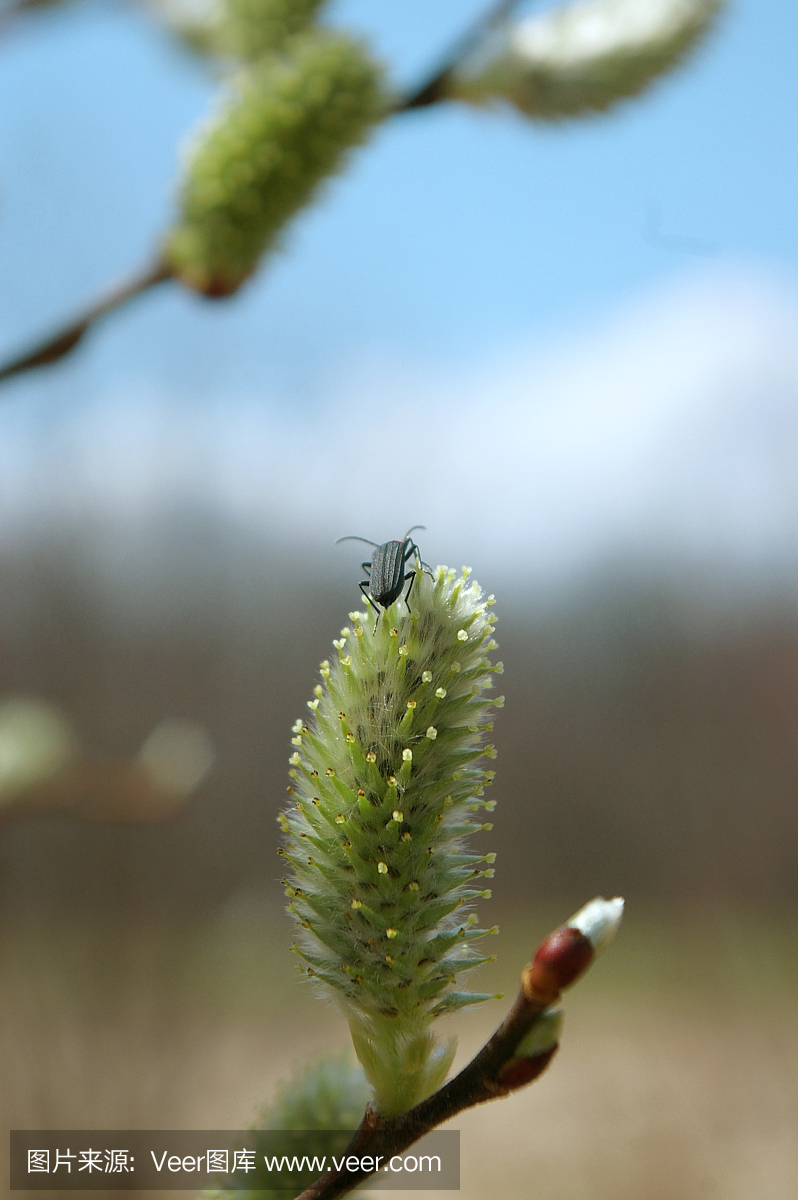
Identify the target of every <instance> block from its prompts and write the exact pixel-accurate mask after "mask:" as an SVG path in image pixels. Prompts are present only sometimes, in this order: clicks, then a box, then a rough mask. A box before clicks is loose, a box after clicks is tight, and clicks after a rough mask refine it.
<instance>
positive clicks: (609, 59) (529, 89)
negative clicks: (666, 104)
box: [443, 0, 724, 121]
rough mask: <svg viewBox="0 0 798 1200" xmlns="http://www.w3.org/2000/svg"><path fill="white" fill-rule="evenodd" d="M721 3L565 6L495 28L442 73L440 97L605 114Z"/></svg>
mask: <svg viewBox="0 0 798 1200" xmlns="http://www.w3.org/2000/svg"><path fill="white" fill-rule="evenodd" d="M723 7H724V0H572V2H571V3H566V4H561V5H559V6H557V7H555V8H553V9H551V10H550V11H548V12H544V13H541V14H540V15H538V16H531V17H528V18H526V19H524V20H521V21H509V20H506V21H504V22H503V23H502V24H501V25H500V26H499V27H498V28H497V27H494V28H493V29H492V30H491V31H490V32H489V33H488V34H486V36H485V37H484V38H483V40H482V41H481V42H480V43H479V44H478V45H477V46H476V47H475V48H474V50H472V51H471V52H470V53H469V54H467V55H466V56H465V58H463V59H461V60H460V62H458V63H457V64H456V65H455V67H454V68H453V69H452V70H451V71H450V72H449V74H448V75H447V77H446V80H445V82H444V85H443V87H444V93H445V94H446V95H447V96H450V97H452V98H453V99H459V100H465V101H468V102H470V103H472V104H495V103H497V102H501V101H507V102H509V103H510V104H513V105H514V106H515V107H516V108H518V109H520V111H521V112H522V113H524V114H525V115H526V116H529V117H534V118H538V119H540V120H545V121H554V120H559V119H562V118H563V117H574V116H580V115H582V114H584V113H589V112H597V111H601V110H604V109H607V108H610V107H611V106H612V105H613V104H615V103H617V102H618V101H619V100H622V99H624V98H626V97H629V96H636V95H638V94H639V93H640V92H642V91H644V90H645V89H646V88H647V87H648V86H649V84H651V83H652V82H653V80H655V79H656V78H657V77H658V76H660V75H663V74H665V73H667V72H668V71H670V70H672V69H673V68H674V67H675V66H676V65H677V64H678V63H679V62H680V61H681V60H682V58H684V56H685V55H686V54H687V53H688V52H689V51H690V50H691V49H692V48H693V47H694V46H695V45H697V43H698V42H699V41H700V40H701V39H702V38H703V37H704V35H705V34H706V33H707V32H708V30H709V29H710V28H711V27H712V25H713V24H714V22H715V19H716V17H717V16H718V14H719V12H720V10H721V9H722V8H723Z"/></svg>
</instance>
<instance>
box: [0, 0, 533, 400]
mask: <svg viewBox="0 0 798 1200" xmlns="http://www.w3.org/2000/svg"><path fill="white" fill-rule="evenodd" d="M45 3H48V0H16V2H15V3H14V4H13V7H12V8H9V10H8V15H10V14H11V12H12V11H13V12H16V11H17V10H18V9H19V10H20V11H22V10H23V9H27V8H31V7H38V6H39V5H42V4H45ZM518 3H519V0H499V3H494V4H493V5H492V7H491V8H490V9H489V10H488V12H487V13H485V14H484V15H483V16H482V17H481V18H480V19H479V20H478V21H477V22H476V23H475V25H474V26H473V27H472V28H471V29H470V30H469V31H468V32H467V33H466V34H465V35H464V36H463V37H461V38H460V39H459V40H458V41H457V42H456V43H455V45H454V46H453V47H452V48H451V49H450V51H449V52H448V53H447V54H446V55H445V57H444V59H443V60H442V62H441V63H440V64H439V65H438V67H437V68H436V69H435V71H434V72H433V73H432V75H431V76H430V77H429V78H428V79H427V80H426V82H424V83H422V84H421V85H420V86H419V87H418V88H416V89H415V91H413V92H411V93H410V94H409V95H407V96H406V97H404V98H403V99H401V100H399V101H398V102H397V104H396V105H395V106H394V108H393V110H392V111H393V113H394V114H398V113H402V112H407V111H409V110H410V109H414V108H426V107H428V106H429V105H430V104H434V103H436V102H437V101H439V100H442V99H443V98H444V83H445V80H446V76H447V75H448V73H449V71H451V69H452V68H453V67H454V65H455V64H456V63H457V62H458V61H459V59H460V57H461V56H462V55H463V54H465V53H466V52H467V51H468V50H470V49H471V47H472V45H474V44H475V43H476V42H477V41H478V40H479V39H480V38H481V37H483V36H484V35H485V33H486V32H487V31H488V30H489V29H491V28H493V26H494V25H496V24H497V23H498V22H500V21H501V20H503V19H504V18H505V17H507V16H508V15H509V14H510V12H512V10H513V9H514V8H515V7H516V6H517V5H518ZM4 15H5V14H3V11H2V10H0V27H2V21H3V17H4ZM172 277H173V275H172V272H171V270H170V268H169V267H168V266H167V265H166V264H165V263H164V262H163V261H161V260H159V261H158V262H157V263H156V264H155V265H154V266H153V267H151V268H150V269H149V270H147V271H145V272H144V273H143V274H142V275H140V276H136V277H134V278H133V279H131V280H130V281H129V282H128V283H125V284H123V285H122V286H121V287H119V288H117V289H116V290H115V291H113V292H111V293H110V294H109V295H108V296H107V297H105V298H104V299H101V300H100V301H99V302H98V303H96V304H94V305H92V306H90V307H89V308H87V309H86V311H85V312H84V313H82V314H81V315H80V316H79V317H77V318H75V319H74V320H73V321H71V322H70V323H69V324H68V325H65V326H63V327H62V328H61V329H58V330H56V332H55V333H53V334H51V335H50V336H49V337H47V338H45V339H44V340H43V341H42V342H38V343H36V344H35V345H34V346H33V347H31V349H30V350H28V351H26V352H25V353H24V354H21V355H18V356H17V357H16V358H12V359H11V361H10V362H7V363H6V364H5V365H4V366H0V383H2V382H3V381H4V380H6V379H11V378H12V377H13V376H14V375H21V374H23V372H25V371H32V370H34V369H35V368H37V367H46V366H50V365H51V364H52V363H55V362H58V361H59V360H60V359H62V358H65V357H66V355H67V354H70V353H71V351H72V350H74V349H75V347H76V346H77V345H78V343H79V342H80V341H82V339H83V337H84V335H85V334H86V333H88V331H89V330H90V329H91V328H92V326H94V325H96V324H98V322H99V321H101V320H102V318H103V317H106V316H108V314H109V313H111V312H113V311H114V310H115V309H117V308H121V307H122V305H123V304H126V303H127V302H128V301H129V300H132V299H133V298H134V297H135V296H139V295H141V294H142V292H146V291H148V290H149V289H150V288H152V287H155V285H156V284H159V283H163V282H164V281H165V280H167V279H170V278H172Z"/></svg>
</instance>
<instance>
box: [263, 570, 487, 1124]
mask: <svg viewBox="0 0 798 1200" xmlns="http://www.w3.org/2000/svg"><path fill="white" fill-rule="evenodd" d="M412 605H413V611H412V613H410V612H408V609H407V606H406V604H405V602H404V600H402V599H400V600H398V601H397V602H396V603H395V604H394V605H392V606H391V607H390V608H389V609H388V610H387V611H386V612H385V613H381V614H380V617H379V620H378V621H377V623H376V628H375V625H374V619H373V617H372V616H371V615H370V614H367V613H357V614H354V616H353V618H352V620H353V628H352V629H351V630H350V631H348V634H347V636H346V637H345V639H344V641H345V645H344V647H342V651H343V652H344V653H343V654H342V656H341V657H340V658H339V659H338V661H337V662H336V663H335V665H333V666H332V667H331V668H330V674H329V679H327V680H325V686H324V688H323V694H322V697H321V699H320V702H319V706H318V708H317V709H316V710H315V711H314V712H313V714H312V716H311V717H309V719H308V722H309V729H310V732H309V734H308V735H307V736H305V735H303V738H302V745H301V747H300V748H299V750H298V751H297V757H298V759H299V762H298V765H297V783H296V786H295V792H296V794H297V797H298V806H296V807H294V808H291V809H289V810H288V811H287V812H286V820H287V823H288V847H287V849H288V852H289V862H290V863H291V865H292V867H293V869H294V870H293V877H292V881H291V882H292V885H293V886H295V887H296V888H298V889H299V895H298V896H297V897H295V898H294V899H293V901H292V906H291V907H292V912H293V915H294V916H295V917H296V918H297V920H298V921H299V922H300V926H301V927H302V929H303V933H302V938H303V941H302V945H301V947H300V949H301V952H302V953H303V954H304V955H305V957H306V961H307V962H308V963H309V964H310V966H311V967H312V969H313V971H314V977H315V978H316V980H317V981H318V980H320V979H321V980H323V981H324V984H325V986H326V987H327V988H328V989H331V990H333V992H334V994H335V996H336V998H337V1000H338V1001H339V1003H340V1004H341V1006H342V1007H343V1009H344V1011H345V1013H346V1015H347V1017H348V1019H349V1023H350V1028H351V1030H352V1037H353V1041H354V1044H355V1048H356V1051H357V1054H358V1057H359V1058H360V1061H361V1062H362V1064H363V1066H364V1068H365V1070H366V1073H367V1075H368V1077H369V1079H370V1081H371V1083H372V1084H373V1086H374V1088H375V1092H376V1104H377V1107H378V1111H379V1112H380V1113H381V1114H382V1115H384V1116H388V1115H393V1114H395V1113H398V1112H402V1111H405V1110H406V1109H407V1108H410V1107H412V1105H413V1104H415V1103H417V1102H418V1101H419V1100H421V1099H422V1098H423V1097H424V1096H426V1095H429V1094H430V1093H431V1092H432V1091H434V1090H435V1088H436V1087H437V1086H438V1085H439V1084H440V1083H441V1082H442V1080H443V1078H444V1077H445V1075H446V1072H447V1070H448V1067H449V1064H450V1062H451V1056H452V1054H453V1052H454V1051H453V1047H448V1048H447V1047H441V1046H438V1045H437V1043H436V1040H435V1038H434V1036H433V1034H432V1033H431V1031H430V1028H429V1026H430V1024H431V1022H432V1021H433V1019H434V1018H435V1017H436V1016H438V1015H442V1014H443V1013H445V1012H447V1011H450V1010H451V1009H453V1008H454V1007H460V1006H462V1005H463V1004H464V1003H469V1002H472V1000H476V999H478V997H476V996H475V997H470V996H469V994H468V993H464V992H462V991H461V990H460V989H459V987H458V985H459V984H460V980H459V976H460V975H461V974H462V972H463V971H466V970H468V968H469V967H470V966H472V965H474V963H476V962H478V961H480V960H479V956H478V953H477V951H476V950H475V949H474V940H473V937H471V936H468V937H467V936H466V931H469V932H470V931H471V928H472V925H473V922H472V921H471V920H470V917H471V915H472V914H470V911H469V910H470V908H471V906H472V905H473V903H474V901H475V900H476V899H477V897H479V896H485V895H487V894H488V893H486V892H485V891H482V890H480V891H477V890H475V888H474V884H473V881H474V877H475V863H481V862H482V861H483V860H484V858H485V856H484V855H477V856H474V855H470V854H467V853H466V846H465V843H464V839H465V837H466V836H467V835H468V834H469V833H470V832H472V831H476V830H479V829H480V828H484V826H482V825H481V824H479V823H478V822H475V821H474V820H473V814H474V813H476V812H477V811H478V809H479V808H480V807H482V806H484V804H485V803H487V802H486V801H484V800H482V798H481V797H482V792H483V791H484V789H485V787H486V786H487V785H488V784H489V783H490V779H491V777H492V773H491V772H489V771H488V770H487V764H486V763H485V757H484V756H485V752H486V751H487V749H488V747H487V746H486V745H485V741H484V736H485V735H484V731H483V729H484V725H485V724H486V722H485V716H486V714H487V713H488V711H489V710H490V709H491V707H492V706H491V700H490V698H489V689H490V688H491V686H492V678H493V667H492V665H491V663H490V661H489V659H488V658H487V656H486V653H485V648H486V644H487V642H489V641H490V640H491V635H492V632H493V626H494V621H495V618H494V617H493V615H492V614H491V613H490V611H489V609H488V608H487V606H486V605H485V603H484V601H483V598H482V593H481V590H480V588H479V586H478V585H477V584H476V583H472V582H471V581H466V578H465V577H462V578H456V577H455V575H454V573H451V572H448V571H447V570H445V569H444V568H440V567H439V568H438V569H437V570H436V571H435V573H434V578H430V576H429V575H428V574H427V573H426V572H422V571H419V573H418V574H417V576H416V579H415V581H414V584H413V600H412ZM464 629H467V630H468V633H467V638H468V640H467V642H465V643H464V642H463V640H462V639H461V638H459V637H458V634H459V632H460V631H461V630H464ZM400 649H403V650H404V651H405V653H404V654H400V653H399V650H400ZM345 660H348V665H347V666H345V665H344V661H345ZM455 661H457V662H459V663H460V665H461V668H462V670H461V672H460V673H454V674H453V673H452V669H451V668H452V664H453V662H455ZM425 675H429V676H431V677H432V678H431V679H425ZM444 679H445V680H446V683H447V686H446V689H445V694H444V695H443V696H440V695H436V691H437V690H438V685H439V684H440V683H441V681H442V680H444ZM475 685H476V686H475ZM341 713H343V714H344V719H345V723H346V728H347V729H348V730H350V731H351V733H352V735H353V736H354V738H355V741H356V745H357V748H358V753H357V754H353V753H352V752H351V747H349V746H348V744H347V742H346V740H345V738H343V737H342V736H341V729H342V719H341V716H340V714H341ZM408 713H411V714H412V720H411V721H409V722H408V721H407V720H406V715H407V714H408ZM433 714H434V722H433V721H432V720H431V718H432V717H433ZM431 731H434V734H435V735H436V736H431ZM483 763H484V764H485V765H483ZM345 795H346V796H349V800H348V801H347V800H346V799H345ZM314 799H315V800H317V801H318V803H317V804H314V803H312V800H314ZM340 818H343V824H338V823H337V822H338V821H339V819H340ZM308 838H311V839H312V846H313V861H312V862H308V860H307V855H306V853H303V851H304V850H305V848H306V847H307V844H308ZM479 873H481V872H477V874H479ZM315 897H324V902H323V904H322V903H320V902H319V900H318V899H311V898H315ZM303 921H310V923H311V928H310V929H308V928H307V926H303V925H302V922H303Z"/></svg>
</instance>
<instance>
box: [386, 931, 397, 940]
mask: <svg viewBox="0 0 798 1200" xmlns="http://www.w3.org/2000/svg"><path fill="white" fill-rule="evenodd" d="M398 932H399V930H398V929H386V930H385V936H386V937H388V938H390V939H391V941H393V939H394V938H395V937H396V935H397V933H398Z"/></svg>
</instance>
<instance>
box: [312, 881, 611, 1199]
mask: <svg viewBox="0 0 798 1200" xmlns="http://www.w3.org/2000/svg"><path fill="white" fill-rule="evenodd" d="M622 912H623V901H622V900H620V899H619V898H617V897H616V898H615V899H614V900H610V901H606V900H600V899H596V900H593V901H591V902H590V904H588V905H586V906H585V907H584V908H583V909H581V910H580V911H579V912H578V913H576V914H575V916H573V917H572V918H571V919H570V921H569V922H567V924H565V925H561V926H560V927H559V929H555V930H554V932H553V933H550V934H549V936H548V937H547V938H546V939H545V941H544V942H543V943H542V945H541V946H540V948H539V949H538V951H537V953H536V955H535V957H534V959H533V961H532V962H531V963H529V964H528V965H527V966H526V967H525V968H524V970H523V972H522V973H521V988H520V990H519V992H518V995H517V996H516V998H515V1002H514V1004H513V1006H512V1008H511V1009H510V1011H509V1013H508V1014H507V1016H506V1017H505V1019H504V1020H503V1021H502V1023H501V1025H500V1026H499V1028H498V1029H497V1030H496V1032H495V1033H494V1034H493V1036H492V1037H491V1038H490V1039H489V1040H488V1041H487V1042H486V1043H485V1045H484V1046H483V1047H482V1049H481V1050H480V1051H479V1053H478V1054H477V1055H476V1056H475V1057H474V1058H472V1060H471V1062H470V1063H469V1064H468V1066H466V1067H464V1068H463V1070H462V1071H461V1072H460V1074H459V1075H456V1076H455V1078H454V1079H452V1080H451V1081H450V1082H449V1083H447V1084H445V1085H444V1086H443V1087H442V1088H441V1089H440V1090H439V1091H437V1092H435V1093H434V1094H433V1095H432V1096H429V1097H428V1098H427V1099H426V1100H422V1101H421V1103H420V1104H417V1105H416V1106H415V1108H411V1109H410V1111H409V1112H406V1113H402V1114H401V1115H400V1116H398V1117H391V1118H387V1119H385V1118H383V1117H380V1115H379V1113H377V1112H375V1110H374V1108H373V1107H372V1106H371V1105H369V1107H368V1108H367V1109H366V1113H365V1116H364V1117H363V1121H362V1123H361V1125H360V1128H359V1129H358V1131H357V1133H356V1134H355V1136H354V1137H353V1138H352V1141H351V1142H350V1144H349V1147H348V1148H347V1150H346V1153H345V1154H344V1156H343V1157H344V1158H347V1157H349V1156H350V1155H356V1156H357V1157H358V1158H360V1159H362V1158H363V1157H364V1156H365V1157H371V1158H372V1159H374V1158H376V1156H377V1155H380V1156H382V1158H383V1159H384V1160H388V1159H390V1157H391V1156H392V1155H394V1154H400V1153H401V1152H402V1151H403V1150H406V1149H407V1147H408V1146H412V1145H413V1143H414V1142H417V1141H418V1140H419V1138H422V1137H423V1136H424V1135H425V1134H427V1133H429V1132H430V1130H432V1129H435V1128H436V1126H438V1125H441V1124H442V1123H443V1122H444V1121H448V1120H449V1119H450V1118H451V1117H454V1116H456V1115H457V1113H460V1112H463V1111H464V1110H465V1109H467V1108H473V1107H474V1105H476V1104H484V1103H485V1102H486V1101H488V1100H496V1099H498V1098H499V1097H501V1096H507V1095H509V1094H510V1092H513V1091H516V1090H517V1089H518V1088H520V1087H523V1086H524V1085H525V1084H527V1083H532V1082H533V1080H535V1079H537V1078H538V1077H539V1076H540V1075H542V1074H543V1072H544V1071H545V1069H546V1067H547V1066H548V1065H549V1063H550V1062H551V1060H552V1058H553V1057H554V1055H555V1053H556V1051H557V1047H558V1043H557V1041H556V1040H555V1038H554V1037H552V1038H548V1039H547V1038H545V1037H543V1038H541V1039H539V1043H538V1046H535V1045H534V1041H533V1039H532V1038H531V1037H530V1035H531V1034H532V1031H533V1030H535V1028H536V1026H542V1025H543V1024H544V1022H545V1021H548V1022H549V1025H550V1027H551V1025H552V1023H551V1018H550V1016H549V1012H550V1009H551V1007H552V1005H554V1004H556V1002H557V1001H558V1000H559V998H560V992H561V991H562V989H563V988H566V987H570V986H571V984H572V983H575V982H576V980H577V979H578V978H579V977H580V976H581V975H582V974H583V973H584V972H585V971H586V970H587V968H588V967H589V966H590V964H591V962H592V961H593V959H594V957H595V955H596V954H597V953H598V952H599V951H601V950H602V949H604V947H605V946H607V945H608V944H609V942H610V941H611V940H612V937H613V936H614V934H615V932H616V930H617V928H618V925H619V923H620V919H621V914H622ZM553 1027H554V1028H555V1029H556V1028H557V1025H556V1024H554V1026H553ZM541 1043H542V1045H541ZM547 1043H548V1044H547ZM525 1046H527V1047H529V1050H528V1052H527V1053H524V1050H525ZM373 1174H374V1171H364V1170H362V1169H359V1170H357V1171H345V1170H342V1171H336V1170H332V1171H328V1172H327V1173H326V1174H324V1175H322V1176H320V1178H319V1179H317V1180H316V1181H315V1182H314V1183H312V1184H311V1185H310V1186H309V1187H307V1188H305V1190H304V1191H303V1192H302V1193H301V1194H300V1195H299V1196H297V1197H296V1200H335V1197H336V1196H343V1195H346V1193H347V1192H349V1191H351V1190H352V1188H354V1187H356V1186H357V1184H358V1183H360V1182H361V1180H363V1179H367V1178H368V1176H369V1175H373Z"/></svg>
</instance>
